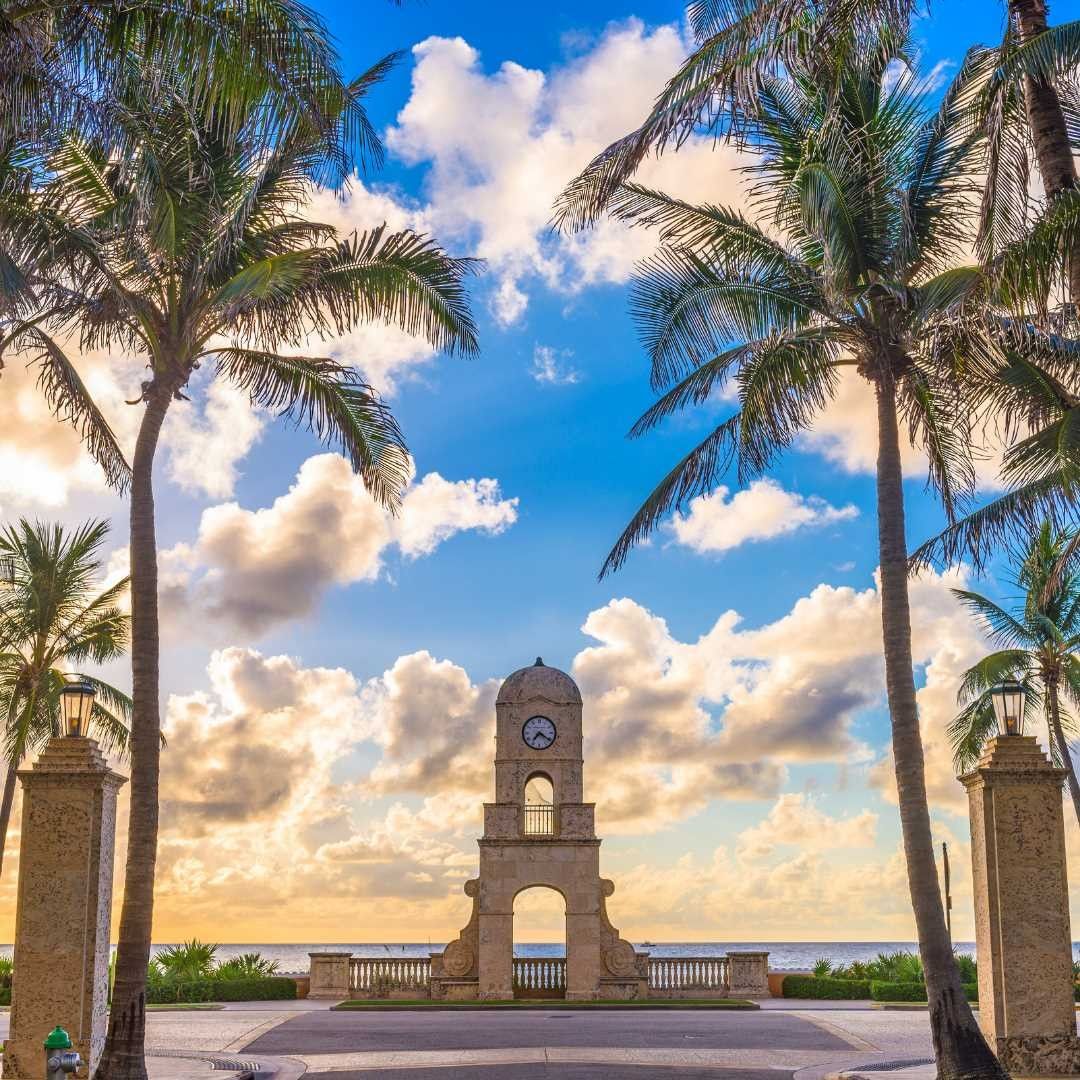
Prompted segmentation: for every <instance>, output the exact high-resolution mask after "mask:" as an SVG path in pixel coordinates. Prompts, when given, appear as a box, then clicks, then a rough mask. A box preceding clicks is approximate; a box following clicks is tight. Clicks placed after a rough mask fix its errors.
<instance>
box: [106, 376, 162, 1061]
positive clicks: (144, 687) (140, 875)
mask: <svg viewBox="0 0 1080 1080" xmlns="http://www.w3.org/2000/svg"><path fill="white" fill-rule="evenodd" d="M171 400H172V390H171V388H170V387H168V386H165V385H162V384H161V383H160V382H159V383H156V384H155V387H154V388H152V389H151V391H150V398H149V400H148V402H147V406H146V412H145V414H144V415H143V420H142V424H141V425H140V427H139V437H138V440H137V442H136V443H135V457H134V459H133V461H132V467H131V471H132V476H131V698H132V714H131V816H130V821H129V824H128V847H127V864H126V866H125V868H124V903H123V907H122V908H121V910H120V933H119V937H118V938H117V942H118V944H117V949H116V981H115V982H114V984H113V996H112V1008H111V1010H110V1012H109V1032H108V1035H107V1037H106V1040H105V1050H104V1052H103V1054H102V1057H101V1063H100V1064H99V1065H98V1069H97V1072H96V1073H95V1074H94V1076H95V1080H146V1061H145V1043H146V969H147V965H148V964H149V962H150V945H151V933H152V931H153V916H154V869H155V864H156V862H157V834H158V768H159V761H160V756H161V744H160V741H159V739H160V735H161V718H160V714H159V707H158V648H159V643H158V590H157V539H156V536H155V532H154V488H153V468H154V452H155V451H156V449H157V443H158V436H159V435H160V433H161V425H162V424H163V423H164V420H165V414H166V412H167V411H168V408H169V404H170V402H171Z"/></svg>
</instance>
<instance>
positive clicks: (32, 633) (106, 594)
mask: <svg viewBox="0 0 1080 1080" xmlns="http://www.w3.org/2000/svg"><path fill="white" fill-rule="evenodd" d="M108 532H109V526H108V524H107V523H105V522H103V521H91V522H88V523H87V524H85V525H82V526H80V527H79V528H77V529H75V530H74V531H72V532H67V531H65V530H64V529H63V528H62V527H61V526H60V525H44V524H42V523H40V522H34V523H32V522H29V521H27V520H25V519H22V520H20V521H19V522H18V523H17V524H14V525H8V526H7V527H5V528H4V529H2V530H0V735H2V738H3V757H4V762H5V774H4V792H3V797H2V801H0V868H2V866H3V858H4V841H5V839H6V837H7V831H8V825H9V824H10V820H11V804H12V801H13V799H14V797H15V770H16V769H17V768H18V767H19V763H20V762H21V761H23V759H24V758H26V757H27V756H28V755H29V754H31V753H33V752H34V751H36V750H37V749H39V748H40V747H41V746H42V745H43V744H44V743H45V742H46V741H47V740H48V739H49V738H50V737H51V736H53V735H56V734H59V733H60V731H61V722H60V690H61V689H62V687H63V686H64V683H65V681H67V680H66V678H65V676H67V675H69V674H70V673H72V672H73V671H76V670H79V669H81V668H82V666H83V665H84V664H86V663H88V662H89V663H93V664H104V663H107V662H108V661H110V660H117V659H119V658H120V657H122V656H123V655H124V654H125V653H126V652H127V645H128V629H129V623H130V619H129V617H128V615H127V613H126V612H125V611H124V610H123V608H122V606H121V601H122V600H123V597H124V595H125V594H126V592H127V588H128V581H127V578H123V579H122V580H120V581H118V582H116V583H115V584H113V585H110V586H109V587H107V588H105V589H99V587H98V582H99V580H100V578H101V575H102V561H101V547H102V544H103V543H104V541H105V538H106V536H107V535H108ZM83 677H84V678H85V679H87V681H89V682H90V683H92V684H93V686H94V689H95V690H96V691H97V695H96V697H95V700H94V706H93V709H92V710H91V716H90V720H91V723H92V724H93V727H94V733H95V735H96V737H97V738H98V740H99V741H100V742H101V743H102V744H103V746H104V747H105V748H106V749H107V750H111V751H121V752H122V751H124V750H125V749H126V747H127V741H128V727H127V720H128V717H129V716H130V714H131V700H130V698H128V696H127V695H126V694H124V693H123V692H122V691H120V690H118V689H117V688H116V687H115V686H112V685H110V684H109V683H107V682H104V681H103V680H101V679H97V678H94V677H93V676H90V675H85V674H84V676H83Z"/></svg>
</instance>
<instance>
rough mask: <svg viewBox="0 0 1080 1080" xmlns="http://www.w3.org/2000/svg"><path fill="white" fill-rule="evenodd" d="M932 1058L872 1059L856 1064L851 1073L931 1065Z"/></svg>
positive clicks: (932, 1062) (890, 1070)
mask: <svg viewBox="0 0 1080 1080" xmlns="http://www.w3.org/2000/svg"><path fill="white" fill-rule="evenodd" d="M933 1064H934V1059H933V1058H898V1059H896V1060H895V1061H872V1062H870V1064H869V1065H856V1066H855V1067H854V1068H853V1069H852V1070H851V1071H852V1073H868V1072H892V1071H893V1070H894V1069H911V1068H914V1067H915V1066H916V1065H933Z"/></svg>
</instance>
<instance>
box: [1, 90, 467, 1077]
mask: <svg viewBox="0 0 1080 1080" xmlns="http://www.w3.org/2000/svg"><path fill="white" fill-rule="evenodd" d="M379 73H380V72H376V73H375V75H372V76H371V77H368V78H366V79H362V80H359V81H358V82H357V84H355V85H354V87H353V93H354V94H357V95H358V94H360V93H362V92H363V90H364V89H366V87H367V86H368V85H370V82H371V81H373V79H374V77H375V76H377V74H379ZM132 122H133V123H134V124H135V125H136V126H137V127H138V136H137V137H133V138H132V139H131V140H130V141H131V143H132V152H131V153H130V154H128V155H126V156H123V157H117V156H115V155H111V154H110V152H109V147H108V144H107V143H106V142H104V141H100V142H95V141H93V140H80V139H74V138H71V137H67V138H65V139H63V140H62V141H60V142H59V143H58V144H57V146H56V147H55V150H54V153H53V154H52V156H51V157H50V158H49V160H48V161H47V162H46V163H45V170H46V174H47V179H46V182H45V183H43V184H42V185H41V186H40V187H38V188H35V189H33V190H32V191H31V193H30V194H29V195H28V198H29V199H30V200H32V201H31V202H30V204H29V209H30V211H31V212H30V213H28V214H27V215H26V216H25V221H26V224H25V226H23V225H22V224H21V222H22V220H23V219H22V218H20V219H19V220H20V225H19V228H17V229H13V230H12V231H13V233H14V234H16V235H17V236H18V239H19V243H20V244H21V245H22V247H21V249H20V262H21V264H23V265H31V266H36V267H40V268H41V270H40V271H39V274H38V280H36V281H35V282H33V287H34V289H35V290H36V293H37V295H38V296H39V297H40V300H41V304H40V307H39V310H38V311H37V312H36V313H35V314H34V315H33V316H32V317H27V318H25V319H22V320H21V321H19V322H18V323H17V324H16V325H14V326H13V327H12V328H11V330H10V332H9V334H8V336H7V338H6V340H5V341H4V343H3V344H4V345H5V346H6V347H7V348H9V349H17V350H21V351H22V352H23V353H24V354H25V355H26V356H27V357H28V358H29V360H30V362H31V363H33V364H36V365H37V369H38V373H39V382H40V384H41V385H42V387H43V389H44V391H45V393H46V395H47V397H48V398H49V401H50V403H51V404H52V405H53V406H54V407H55V408H56V411H57V414H58V415H62V416H65V417H67V418H69V419H71V420H72V421H73V422H74V423H76V424H77V425H78V426H79V427H80V430H81V432H82V434H83V437H84V441H85V442H86V445H87V446H88V448H89V449H90V451H91V452H92V453H94V455H95V456H96V457H97V459H98V461H99V462H100V463H101V464H102V465H103V467H104V469H105V471H106V473H107V475H109V476H110V477H111V479H112V480H113V481H114V483H116V484H117V485H119V486H124V485H126V484H127V483H128V468H127V464H126V462H125V460H124V456H123V454H122V453H121V452H120V448H119V447H118V446H117V444H116V440H115V439H114V437H113V434H112V432H111V431H110V430H109V427H108V425H107V423H106V422H105V421H104V419H103V417H102V416H101V414H100V412H99V411H98V409H97V408H96V406H95V404H94V402H93V401H92V400H91V399H90V397H89V395H88V394H87V393H86V391H85V388H84V386H83V383H82V381H81V379H80V377H79V374H78V366H77V364H76V363H75V362H74V361H73V360H72V359H71V358H70V357H69V356H68V355H67V353H66V352H65V351H64V348H63V347H62V345H61V342H60V338H59V336H58V335H61V334H71V333H75V334H77V335H79V337H80V339H81V342H82V344H83V345H84V346H86V347H102V346H111V347H114V348H119V349H123V350H125V351H126V352H127V353H128V354H129V355H131V356H132V357H133V358H137V360H138V363H139V365H140V368H144V369H145V371H146V374H145V376H144V377H143V381H142V387H141V391H140V392H139V394H138V402H140V403H141V404H142V406H143V416H142V420H141V424H140V428H139V433H138V438H137V440H136V444H135V452H134V457H133V460H132V464H131V470H130V490H131V509H130V515H131V516H130V522H131V532H130V544H131V590H132V620H133V623H132V675H133V680H132V698H133V701H134V712H133V725H132V774H131V825H130V831H129V837H128V858H127V868H126V877H125V889H124V900H123V907H122V911H121V921H120V933H119V946H118V952H117V966H116V983H115V988H114V993H113V1006H112V1011H111V1014H110V1027H109V1039H108V1042H107V1044H106V1048H105V1053H104V1056H103V1058H102V1063H101V1065H100V1066H99V1068H98V1072H97V1074H96V1075H97V1076H98V1078H99V1080H118V1078H120V1077H123V1078H124V1080H129V1078H131V1080H144V1078H145V1064H144V1049H143V1047H144V1032H145V982H146V972H147V963H148V960H149V954H150V945H151V937H150V935H151V918H152V911H153V892H154V867H155V858H156V850H157V820H158V764H159V761H158V758H159V747H158V738H159V733H160V713H159V699H158V655H159V639H158V609H157V547H156V540H155V526H154V493H153V484H152V474H153V463H154V456H155V451H156V448H157V444H158V437H159V434H160V432H161V428H162V425H163V423H164V422H165V418H166V415H167V414H168V410H169V407H170V405H171V404H172V402H173V401H174V400H176V399H177V398H178V397H182V396H183V391H184V388H185V386H186V385H187V383H188V380H189V379H190V378H191V376H192V374H193V373H194V372H195V370H196V369H197V368H199V367H200V366H203V365H212V370H213V374H214V376H215V377H218V378H224V379H228V380H229V381H230V382H232V383H233V384H234V385H236V386H238V387H239V388H240V389H241V390H243V391H244V392H246V393H247V394H248V395H249V396H250V398H251V401H252V403H253V404H254V405H260V406H263V407H265V408H267V409H269V410H271V411H272V412H274V413H276V414H278V415H280V416H282V417H283V418H285V419H289V420H291V421H293V422H294V423H297V424H301V425H303V426H305V427H307V428H309V429H311V430H313V431H314V432H315V433H316V434H317V435H318V437H319V438H321V439H322V440H324V441H326V442H328V443H330V444H333V445H336V446H338V447H340V448H341V450H342V451H343V452H344V454H345V456H346V457H347V458H348V459H349V461H350V463H351V464H352V466H353V468H354V470H355V471H356V472H357V473H358V474H359V475H360V477H361V479H362V480H363V482H364V484H365V486H366V487H367V489H368V491H369V492H370V493H371V494H372V496H373V497H374V498H375V499H376V500H377V501H378V502H379V503H380V504H382V505H384V506H387V507H393V506H395V505H396V502H397V500H398V497H399V493H400V491H401V489H402V487H403V485H404V484H405V482H406V481H407V478H408V476H409V473H410V467H411V463H410V459H409V456H408V453H407V451H406V449H405V445H404V441H403V438H402V435H401V432H400V430H399V428H398V425H397V423H396V421H395V420H394V417H393V415H392V414H391V412H390V411H389V409H388V408H387V407H386V405H385V404H384V403H383V402H382V401H381V400H380V399H379V398H378V396H377V395H376V394H375V392H374V391H373V390H372V389H371V387H370V386H368V385H367V384H366V383H365V382H364V381H363V379H362V378H361V376H360V375H359V373H358V372H357V371H356V370H354V369H353V368H350V367H348V366H345V365H342V364H340V363H337V362H336V361H334V360H332V359H330V358H327V357H320V356H311V355H303V354H301V353H300V352H299V351H298V350H299V349H300V348H302V347H303V346H304V344H305V343H306V342H307V340H308V339H309V338H311V337H313V338H326V337H332V336H334V335H338V334H341V333H344V332H345V331H347V330H348V329H350V328H351V327H353V326H355V325H356V324H358V323H363V322H368V321H371V320H385V321H387V322H390V323H393V324H396V325H397V326H399V327H401V328H402V329H404V330H406V331H407V332H409V333H412V334H416V335H420V336H422V337H424V338H426V339H427V340H428V341H429V342H430V343H431V344H432V345H433V346H435V347H437V348H443V349H447V350H450V351H454V350H459V351H462V352H465V353H472V352H474V351H475V349H476V331H475V326H474V323H473V320H472V317H471V315H470V313H469V308H468V302H467V296H466V292H465V287H464V282H465V279H466V278H467V277H468V275H469V274H470V273H471V272H472V270H473V263H472V262H471V261H470V260H462V259H454V258H451V257H450V256H449V255H447V254H446V253H445V252H444V251H443V250H442V249H440V248H439V247H438V245H437V244H435V243H434V242H433V241H431V240H429V239H427V238H425V237H423V236H419V235H417V234H415V233H413V232H411V231H403V232H390V231H389V230H388V229H386V228H385V227H380V228H376V229H372V230H370V231H368V232H365V233H361V234H355V233H354V234H352V235H350V236H338V235H337V233H336V232H335V230H334V229H333V228H332V227H331V226H329V225H323V224H319V223H318V222H314V221H311V220H310V219H308V218H306V217H304V216H303V215H302V213H301V212H300V209H299V207H301V206H302V205H303V203H304V201H305V200H306V199H307V198H308V197H309V196H310V194H311V192H312V181H311V179H310V177H311V174H312V170H313V169H314V168H316V167H317V165H318V162H319V161H321V160H322V157H323V154H324V149H325V139H324V138H323V136H322V133H320V132H318V131H314V130H312V129H310V128H308V127H306V126H296V127H294V128H292V129H291V130H289V131H287V132H284V133H282V135H281V137H280V138H279V139H278V140H277V143H276V145H275V146H274V148H273V149H272V150H271V151H269V152H267V151H266V150H265V147H264V145H263V141H262V139H261V125H262V123H263V122H264V120H263V117H262V116H261V114H259V113H258V112H255V113H253V114H252V116H251V118H250V121H249V125H250V129H249V135H250V137H245V134H244V132H243V131H242V132H241V134H240V137H239V138H222V137H220V134H219V132H218V130H217V128H216V127H215V126H214V125H212V124H207V123H205V122H202V121H200V120H199V114H198V112H197V110H193V109H192V108H191V107H190V103H185V102H182V101H176V102H174V103H173V105H172V106H171V107H170V108H169V109H162V110H160V111H158V112H157V113H155V114H153V115H147V114H138V115H136V116H134V117H133V118H132ZM42 223H44V228H43V227H42Z"/></svg>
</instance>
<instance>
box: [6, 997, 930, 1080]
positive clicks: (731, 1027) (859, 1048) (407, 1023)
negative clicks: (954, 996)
mask: <svg viewBox="0 0 1080 1080" xmlns="http://www.w3.org/2000/svg"><path fill="white" fill-rule="evenodd" d="M7 1023H8V1014H7V1013H2V1014H0V1037H2V1036H4V1035H6V1033H7ZM147 1026H148V1037H147V1042H148V1045H149V1046H150V1047H151V1048H152V1054H153V1059H152V1061H151V1077H152V1080H181V1078H184V1080H211V1078H212V1077H213V1078H217V1080H227V1078H229V1077H230V1076H231V1077H232V1078H233V1080H240V1078H241V1077H244V1076H246V1075H248V1074H253V1075H254V1076H255V1077H260V1076H262V1077H267V1078H269V1077H271V1076H273V1077H275V1080H297V1078H299V1077H301V1076H303V1077H307V1078H309V1080H314V1078H324V1080H473V1078H475V1080H788V1078H790V1080H824V1078H825V1077H827V1076H831V1075H835V1074H838V1073H840V1072H843V1071H845V1070H857V1069H858V1068H859V1067H860V1066H864V1065H871V1066H874V1071H875V1072H877V1073H878V1075H881V1073H880V1071H879V1070H881V1068H882V1066H883V1065H884V1066H885V1067H886V1068H889V1067H891V1068H893V1069H896V1068H902V1067H904V1066H911V1065H913V1064H915V1063H921V1062H925V1061H927V1060H928V1059H929V1058H930V1053H931V1051H930V1035H929V1024H928V1021H927V1015H926V1012H925V1010H922V1009H914V1010H911V1009H904V1010H885V1009H878V1008H872V1007H869V1006H867V1005H865V1004H863V1003H859V1002H851V1003H843V1004H841V1003H830V1002H798V1003H796V1002H790V1001H782V1000H775V1001H765V1002H763V1003H762V1008H761V1009H760V1010H759V1011H754V1012H749V1011H740V1012H724V1011H721V1010H690V1009H667V1010H651V1009H644V1010H633V1011H629V1010H623V1011H604V1010H593V1009H582V1010H572V1011H571V1010H553V1009H552V1010H549V1009H544V1008H538V1009H535V1010H529V1011H528V1012H513V1013H511V1012H508V1011H505V1010H503V1011H495V1010H483V1011H480V1010H478V1011H468V1012H445V1011H430V1010H416V1011H393V1012H384V1011H377V1012H332V1011H331V1010H330V1008H329V1003H325V1002H306V1001H298V1002H288V1003H282V1002H266V1003H250V1004H247V1003H245V1004H236V1005H230V1006H228V1007H226V1008H222V1009H219V1010H181V1009H177V1010H154V1011H153V1012H152V1013H151V1014H150V1016H149V1017H148V1020H147ZM924 1072H925V1073H926V1075H927V1076H932V1070H924ZM908 1075H909V1076H910V1075H911V1074H910V1073H909V1074H908ZM917 1075H918V1074H916V1076H917ZM912 1080H915V1078H914V1077H913V1078H912Z"/></svg>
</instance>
